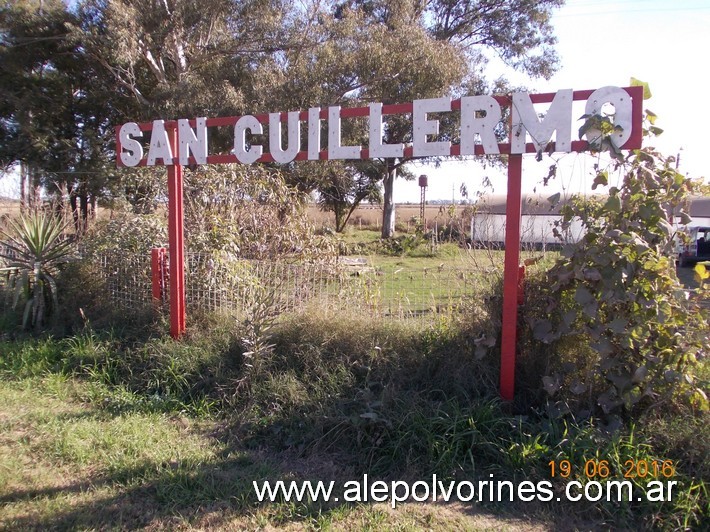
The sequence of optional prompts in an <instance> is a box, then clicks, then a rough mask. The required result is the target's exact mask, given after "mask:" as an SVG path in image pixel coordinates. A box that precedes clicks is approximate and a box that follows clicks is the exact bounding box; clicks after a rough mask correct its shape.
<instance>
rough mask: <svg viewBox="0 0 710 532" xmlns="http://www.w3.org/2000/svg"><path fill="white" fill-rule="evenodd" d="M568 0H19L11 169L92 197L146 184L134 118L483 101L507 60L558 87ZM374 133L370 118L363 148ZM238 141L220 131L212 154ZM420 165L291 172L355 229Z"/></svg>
mask: <svg viewBox="0 0 710 532" xmlns="http://www.w3.org/2000/svg"><path fill="white" fill-rule="evenodd" d="M562 3H563V0H464V1H458V0H431V1H427V0H347V1H336V0H306V1H304V2H300V3H293V2H288V1H286V0H206V1H204V2H201V3H199V4H196V3H195V2H192V1H188V0H142V1H140V2H139V1H137V0H79V1H77V2H74V3H72V5H71V7H67V5H66V4H65V3H64V2H62V1H60V0H35V1H32V0H27V1H21V2H7V1H6V2H4V3H2V4H0V6H1V7H0V35H1V37H0V65H1V66H2V69H1V71H0V91H1V93H2V96H3V98H2V103H0V109H1V110H2V112H1V114H0V163H2V165H3V166H4V167H6V168H7V167H10V166H12V165H14V164H18V163H19V164H21V165H22V166H23V168H28V169H30V170H29V173H31V174H32V181H33V184H34V185H36V186H39V185H41V186H44V187H46V188H47V189H51V188H52V187H55V186H56V185H59V188H64V189H65V190H66V191H68V193H69V195H70V196H71V195H72V194H73V196H72V197H74V198H76V197H79V198H82V201H83V202H87V201H91V198H94V199H95V198H97V197H102V196H103V197H112V196H115V195H117V194H125V193H126V191H127V188H126V184H127V183H128V182H129V181H131V179H130V178H129V177H128V176H127V172H118V171H116V170H115V169H113V166H114V165H113V162H112V160H113V158H114V157H115V154H114V153H112V150H113V143H112V136H113V126H115V125H116V124H118V123H121V122H123V121H126V120H132V121H133V120H139V121H140V120H152V119H155V118H167V119H169V118H180V117H194V116H225V115H240V114H252V113H260V112H268V111H273V110H274V109H289V110H296V109H305V108H308V107H312V106H325V105H338V104H340V105H343V106H353V105H363V104H365V103H367V102H370V101H379V102H383V103H398V102H403V101H411V100H412V99H418V98H428V97H435V96H444V95H456V96H461V95H466V94H473V93H480V92H483V91H486V90H488V87H490V86H493V84H494V83H498V82H497V81H496V80H492V79H489V78H488V76H487V75H486V64H487V61H488V58H489V57H491V56H492V55H497V56H498V57H500V58H501V59H502V60H503V61H504V62H506V63H507V64H508V65H510V66H511V67H513V68H516V69H518V70H520V71H522V72H525V73H527V74H528V75H530V76H532V77H549V76H550V75H551V74H552V73H553V72H554V71H555V69H556V68H557V65H558V57H557V54H556V53H555V51H554V48H553V46H554V44H555V38H554V35H553V30H552V26H551V24H550V17H551V14H552V11H553V9H554V8H556V7H559V6H560V5H561V4H562ZM498 85H501V84H500V83H498ZM502 86H504V84H502ZM362 130H363V128H359V127H358V125H357V124H355V125H354V126H353V127H352V128H351V131H349V132H347V134H348V135H351V137H352V138H351V139H350V140H353V141H357V137H358V135H362V134H363V131H362ZM410 136H411V131H410V130H409V126H408V125H407V123H406V120H405V119H402V121H401V122H399V121H398V120H397V119H388V120H387V123H386V129H385V139H384V140H385V142H408V141H409V137H410ZM228 141H229V140H228V138H227V137H226V136H225V138H224V139H220V138H219V135H218V134H217V135H216V136H215V138H214V139H212V140H211V144H213V145H217V146H219V145H220V143H221V144H222V146H228ZM406 162H407V161H406V160H397V161H395V160H382V161H369V162H367V163H366V164H365V163H363V162H352V163H346V164H341V163H338V164H335V163H325V165H326V168H323V169H321V170H319V171H315V170H314V169H313V165H310V170H309V166H308V165H302V164H292V165H289V167H288V168H285V169H282V170H283V171H285V174H286V175H287V177H288V180H289V182H291V183H292V184H294V185H296V186H298V188H300V189H301V190H304V191H309V192H310V191H317V192H319V193H320V195H321V200H322V201H321V205H322V206H323V207H324V208H325V209H327V210H332V211H333V212H335V213H336V217H338V221H339V225H340V222H341V221H342V217H343V216H346V213H347V212H348V210H349V209H352V208H354V206H356V205H357V203H358V202H359V201H362V200H364V199H371V200H372V199H376V198H377V197H378V192H379V186H380V185H379V183H380V182H381V181H382V180H383V179H384V180H385V185H388V186H385V198H384V199H385V204H386V205H387V202H388V201H389V202H390V203H391V199H392V198H391V193H392V181H393V180H394V176H395V175H396V171H397V169H398V168H400V169H403V168H402V165H403V164H405V163H406ZM405 173H406V172H405ZM388 180H389V183H388ZM128 188H129V189H131V187H128ZM149 188H150V187H149ZM131 190H132V189H131ZM73 206H75V205H73ZM386 210H387V209H386ZM84 215H85V212H84Z"/></svg>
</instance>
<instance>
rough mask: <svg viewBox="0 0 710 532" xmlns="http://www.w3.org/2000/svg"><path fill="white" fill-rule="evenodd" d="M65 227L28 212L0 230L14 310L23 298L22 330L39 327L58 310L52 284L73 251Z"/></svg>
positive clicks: (1, 254)
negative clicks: (12, 293)
mask: <svg viewBox="0 0 710 532" xmlns="http://www.w3.org/2000/svg"><path fill="white" fill-rule="evenodd" d="M67 225H68V224H65V223H64V222H63V221H62V220H61V219H60V218H57V217H55V216H51V215H48V214H45V213H44V212H32V213H30V214H22V215H20V217H19V218H18V219H16V220H12V219H10V220H8V221H7V223H6V226H5V227H1V228H0V238H2V240H0V257H2V258H3V259H5V261H6V262H7V264H6V266H7V270H6V271H7V272H9V277H8V280H9V287H10V288H11V290H12V291H13V292H14V303H13V305H14V306H15V307H17V306H18V304H19V303H20V301H23V298H22V296H24V301H25V310H24V313H23V318H22V326H23V327H25V328H27V327H28V326H30V325H32V326H34V327H37V328H39V327H41V326H42V325H43V324H44V323H45V319H46V317H47V316H48V315H50V314H51V313H52V312H55V311H56V309H57V308H58V306H59V304H58V301H57V281H56V276H57V273H58V271H59V265H60V264H62V263H64V262H67V261H68V260H69V259H70V257H71V255H72V253H73V251H74V246H73V243H72V242H71V240H69V239H68V238H65V237H64V231H65V229H66V228H67Z"/></svg>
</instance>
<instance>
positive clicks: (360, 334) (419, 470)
mask: <svg viewBox="0 0 710 532" xmlns="http://www.w3.org/2000/svg"><path fill="white" fill-rule="evenodd" d="M481 326H486V324H485V320H483V321H482V324H481ZM480 332H481V329H476V328H475V326H472V325H470V324H469V326H468V328H462V327H461V326H460V325H455V324H452V323H445V322H440V323H437V324H430V325H427V326H424V327H422V326H421V325H413V324H409V325H403V324H399V323H379V324H378V323H371V322H368V321H367V320H358V319H355V318H354V317H352V316H348V319H347V320H345V319H337V318H336V319H329V318H325V317H323V316H318V315H303V316H300V317H293V318H289V319H285V320H283V321H280V322H278V323H276V324H273V326H272V329H271V330H269V331H268V332H267V333H266V335H267V339H266V340H264V343H263V344H262V346H261V348H260V349H259V350H257V351H256V352H255V354H254V355H252V356H251V357H245V356H244V355H243V351H244V350H245V344H243V340H244V339H245V338H248V337H250V336H249V328H248V326H247V325H245V324H240V323H237V322H235V321H233V320H230V319H229V318H226V317H223V318H220V319H215V318H210V319H204V320H197V321H195V322H193V327H192V328H191V329H190V331H189V333H188V335H187V337H186V338H185V339H184V340H183V341H180V342H176V341H174V340H171V339H168V338H163V337H154V338H143V339H137V338H135V337H125V336H122V335H120V334H118V333H109V332H92V331H88V330H87V331H84V332H82V333H81V334H78V335H75V336H72V337H69V338H65V339H52V338H45V339H31V338H27V339H18V340H14V341H7V340H6V341H4V342H2V344H0V500H2V502H3V506H2V507H1V508H0V526H2V527H4V528H10V529H24V528H46V527H50V526H54V527H60V528H106V527H119V528H135V527H146V526H149V527H154V528H174V527H191V526H192V527H203V528H224V527H229V526H231V527H233V528H255V527H259V526H281V525H288V526H296V527H315V528H329V527H332V528H362V527H364V528H368V527H370V528H381V527H391V528H395V529H399V528H402V529H408V528H421V527H429V528H435V529H436V528H437V527H438V528H441V529H447V528H466V527H469V528H475V527H476V526H484V525H482V524H481V523H482V522H481V521H480V520H476V519H478V517H477V514H478V513H480V512H484V513H485V514H486V519H489V520H490V521H486V522H488V523H489V525H485V526H488V527H493V528H495V527H501V526H511V527H512V528H525V529H529V528H530V527H535V526H543V527H545V526H549V527H556V526H570V524H571V523H572V524H573V525H572V526H578V527H580V528H596V527H612V528H624V527H626V528H639V527H642V528H643V527H655V528H665V529H676V528H684V527H695V528H702V526H704V524H705V523H706V522H703V521H702V519H707V504H708V503H707V501H708V498H707V493H706V491H707V485H706V482H707V478H708V474H710V473H709V471H710V470H709V465H708V459H707V456H708V455H710V452H709V451H710V450H709V449H708V448H707V445H708V442H709V441H710V434H709V433H708V430H709V429H708V427H709V426H710V424H708V415H707V414H702V413H693V412H690V411H687V410H684V409H682V408H676V409H675V410H669V411H668V412H658V413H657V412H649V413H647V414H646V415H645V416H643V417H640V418H639V419H637V420H636V422H635V424H633V425H628V426H627V427H626V428H622V429H621V430H620V431H618V432H616V433H613V434H607V433H606V432H605V431H604V427H603V425H602V424H601V423H600V422H598V421H595V420H594V419H591V420H588V421H585V422H578V423H573V422H571V421H566V422H565V421H563V420H550V419H548V418H546V417H545V416H540V415H536V414H535V411H534V410H531V409H530V408H528V409H526V410H525V412H524V413H523V412H515V411H512V410H511V407H510V406H509V405H504V404H502V403H500V401H499V400H498V399H497V398H496V395H497V392H496V390H497V355H496V352H495V349H491V350H490V352H488V353H483V355H482V356H479V355H477V353H476V348H475V344H474V341H473V340H474V339H476V338H477V337H478V334H479V333H480ZM523 384H524V383H522V384H521V385H523ZM528 406H530V405H528ZM521 414H524V415H521ZM562 459H567V460H569V461H570V462H571V463H573V464H574V465H575V467H576V469H575V473H574V477H575V478H576V479H578V480H580V481H584V480H585V477H584V474H583V472H582V468H583V465H584V463H585V462H586V461H587V460H590V459H595V460H608V461H609V463H610V465H611V466H612V468H613V469H615V470H617V471H618V470H619V469H620V468H622V467H623V465H624V462H625V461H626V460H629V459H634V460H640V459H646V460H651V459H657V460H673V461H674V464H675V466H676V471H677V472H676V477H675V479H677V480H678V482H679V489H678V492H677V493H678V494H679V497H678V498H677V499H676V500H674V501H672V502H671V503H665V504H662V505H661V504H657V503H647V502H638V501H627V502H622V503H596V504H591V503H582V502H580V503H575V504H571V503H563V502H561V503H559V504H557V503H555V504H552V503H550V504H543V503H526V504H522V503H520V504H517V505H516V504H512V505H511V504H505V505H495V504H486V505H476V506H474V507H471V506H469V505H460V506H458V507H456V510H451V509H447V510H446V511H444V510H443V509H441V508H438V507H436V506H428V505H423V506H422V505H419V506H417V505H413V506H412V505H404V507H403V508H401V509H398V510H397V511H391V510H389V509H387V507H386V505H379V506H378V505H373V506H370V505H355V506H353V505H345V504H325V505H324V504H316V503H302V504H295V503H285V502H281V503H276V504H268V505H263V504H262V505H259V504H257V502H256V500H255V495H254V493H253V491H252V488H251V481H252V480H255V479H264V478H269V479H273V480H276V479H321V480H336V481H344V480H347V479H354V478H359V477H361V475H362V474H364V473H368V474H369V475H371V477H372V478H384V479H418V478H427V477H428V476H430V475H431V474H433V473H436V474H437V475H438V476H439V478H442V479H458V480H462V479H471V480H476V479H481V478H482V479H487V478H489V475H491V474H493V475H495V477H496V478H497V479H509V480H514V481H516V482H520V481H522V480H525V479H528V480H532V481H538V480H541V479H549V477H550V472H549V466H548V463H549V462H550V460H557V461H559V460H562ZM555 485H556V486H557V488H559V489H561V483H560V480H559V479H557V480H555ZM511 513H513V514H515V513H518V514H524V515H526V516H527V517H526V518H525V520H524V521H523V522H520V521H512V524H510V523H511V522H510V521H508V519H509V518H510V515H511ZM490 514H494V515H493V516H492V517H491V515H490ZM506 523H507V524H506Z"/></svg>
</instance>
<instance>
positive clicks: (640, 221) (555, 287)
mask: <svg viewBox="0 0 710 532" xmlns="http://www.w3.org/2000/svg"><path fill="white" fill-rule="evenodd" d="M654 119H655V115H652V114H648V115H647V117H646V122H645V124H646V127H645V128H644V134H645V135H646V137H647V138H648V137H652V136H655V134H657V133H659V132H660V130H658V129H657V128H655V126H653V120H654ZM588 121H591V122H593V123H592V124H588V125H585V127H586V128H587V129H588V128H589V127H593V126H596V127H598V126H599V124H600V121H602V119H600V117H588ZM585 127H583V128H582V130H580V135H581V134H583V133H584V131H585ZM601 131H602V132H606V134H607V135H609V134H610V133H612V132H613V128H601ZM602 145H606V146H607V147H608V146H609V145H612V143H609V142H607V143H604V142H603V141H602V144H600V147H601V146H602ZM611 155H612V159H613V161H614V162H613V163H612V165H611V166H612V167H613V170H618V171H619V172H620V173H621V175H622V176H623V177H622V179H621V180H620V181H621V182H620V184H619V185H618V186H609V176H610V173H609V171H608V170H607V169H602V168H601V166H598V167H597V169H596V177H595V180H594V185H593V188H594V189H596V188H599V187H605V188H607V189H608V194H607V195H604V196H601V195H599V196H591V197H576V198H573V200H572V201H571V202H570V203H568V204H567V205H564V206H563V207H562V208H561V220H560V221H559V223H558V227H557V228H556V231H557V232H558V234H560V235H561V234H563V233H564V230H565V229H567V228H568V227H569V226H570V224H571V223H572V222H573V221H574V220H577V221H578V222H581V224H582V226H583V228H584V237H583V238H582V239H581V240H580V241H579V242H577V243H575V244H569V245H567V246H565V247H564V248H563V250H562V252H561V258H560V259H559V260H558V261H557V263H556V264H555V266H554V267H553V268H551V269H550V270H549V271H548V273H547V277H548V279H547V280H548V287H549V288H548V290H547V297H548V302H547V312H548V315H547V316H546V317H544V318H542V319H540V318H537V319H534V320H530V324H531V326H532V330H533V335H534V337H535V338H536V339H537V340H539V341H541V342H543V343H546V344H549V345H550V347H551V348H552V349H553V350H558V351H559V350H566V352H567V357H566V359H565V360H564V362H563V363H559V364H557V365H555V364H551V365H550V367H549V371H548V372H547V374H546V375H545V376H544V377H543V386H544V388H545V390H546V391H547V393H548V394H549V396H550V398H551V404H552V406H553V407H554V410H555V411H557V412H568V411H570V410H571V411H574V412H582V411H584V412H588V413H590V414H591V413H593V412H595V411H596V412H599V413H602V414H605V415H609V414H612V413H614V414H616V413H623V412H626V413H630V412H631V411H633V410H636V409H639V408H644V407H649V406H653V405H659V404H662V403H664V402H670V401H671V400H675V399H677V398H678V397H682V398H683V399H684V400H686V401H687V402H688V403H689V404H691V405H693V406H694V407H699V408H707V405H708V402H707V397H706V396H705V393H704V392H703V390H702V388H703V386H702V383H701V382H699V380H698V378H697V377H696V376H695V373H696V372H695V368H696V365H697V363H698V361H699V360H701V359H703V358H704V357H706V356H707V354H708V345H709V340H710V335H709V333H708V311H707V309H704V308H703V307H702V305H701V299H702V296H703V294H700V296H701V297H695V298H692V297H690V296H689V292H688V291H687V290H685V289H684V287H683V286H682V285H681V283H680V282H679V280H678V277H677V276H676V270H675V260H674V259H675V253H674V251H675V239H676V238H677V235H676V234H675V229H674V226H673V222H674V221H677V222H680V223H688V221H690V217H689V216H688V214H687V213H686V211H685V206H686V204H687V201H688V197H689V196H690V195H691V194H694V193H697V192H698V191H699V187H701V185H700V183H698V182H694V181H693V180H691V179H688V178H686V177H685V176H683V175H682V174H680V173H679V172H678V171H677V169H676V167H675V164H674V163H675V159H674V158H672V157H665V156H663V155H662V154H661V153H659V152H658V151H656V150H655V149H653V148H649V147H644V148H642V149H639V150H634V151H632V152H631V153H629V154H628V156H626V157H620V155H619V152H618V150H615V149H614V150H611ZM703 272H704V270H703ZM699 274H700V272H699ZM706 285H707V283H701V285H700V288H699V290H698V291H699V292H704V295H705V297H707V295H708V294H707V288H706ZM695 295H696V296H698V294H695ZM575 351H576V353H575Z"/></svg>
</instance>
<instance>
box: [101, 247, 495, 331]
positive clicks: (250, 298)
mask: <svg viewBox="0 0 710 532" xmlns="http://www.w3.org/2000/svg"><path fill="white" fill-rule="evenodd" d="M97 261H98V263H99V265H100V266H101V268H100V269H101V271H102V272H103V275H104V279H105V282H106V286H107V289H108V294H109V296H110V298H111V300H112V302H114V303H115V304H116V305H120V306H122V307H125V308H129V309H130V308H132V307H135V306H140V305H147V304H150V303H151V302H152V297H153V296H152V289H151V260H150V256H149V255H147V254H146V255H102V256H99V257H97ZM500 273H501V272H500V271H499V270H498V269H496V268H492V269H490V268H489V269H487V270H481V269H475V268H462V267H456V268H454V267H448V266H446V267H444V266H443V265H442V266H439V267H433V268H426V267H422V268H416V269H415V268H395V269H382V268H376V267H373V266H372V265H370V264H369V263H368V261H367V260H366V259H348V258H346V259H343V260H338V261H337V262H327V263H320V262H317V263H309V262H290V261H282V260H279V261H254V260H244V259H239V258H237V257H234V256H229V255H226V254H213V255H210V254H198V253H188V254H186V264H185V291H186V294H185V296H186V303H187V306H188V309H192V310H194V309H200V310H207V311H216V310H229V311H237V312H239V311H246V312H248V310H249V308H251V307H252V306H253V305H255V304H259V303H261V302H263V301H269V304H270V305H272V306H273V308H275V309H277V311H278V312H280V313H289V312H302V311H305V310H308V309H315V310H317V311H318V312H320V313H323V314H326V315H328V314H330V315H334V314H337V313H348V312H350V313H355V312H357V313H359V314H366V315H370V316H372V317H377V318H394V319H400V320H402V319H422V318H427V317H435V316H440V315H442V314H450V313H453V312H457V311H459V310H460V309H461V308H463V307H464V306H465V305H466V303H467V302H468V301H469V300H471V299H472V298H476V297H480V295H481V294H482V293H483V292H485V291H487V290H489V289H490V287H491V286H492V283H494V282H495V281H496V279H499V277H500ZM169 297H170V295H169V283H168V282H166V283H165V289H164V292H163V298H162V299H163V301H162V302H163V304H164V305H165V304H166V303H167V301H168V300H169Z"/></svg>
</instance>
